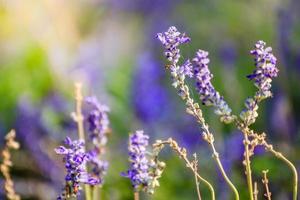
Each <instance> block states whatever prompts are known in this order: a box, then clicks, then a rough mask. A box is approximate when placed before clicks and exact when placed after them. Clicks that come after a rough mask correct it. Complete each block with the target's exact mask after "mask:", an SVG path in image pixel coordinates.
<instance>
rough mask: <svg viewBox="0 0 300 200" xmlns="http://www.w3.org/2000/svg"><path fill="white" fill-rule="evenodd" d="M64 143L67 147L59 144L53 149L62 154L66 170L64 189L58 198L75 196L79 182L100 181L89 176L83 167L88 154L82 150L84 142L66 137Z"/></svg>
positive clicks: (95, 183) (92, 182)
mask: <svg viewBox="0 0 300 200" xmlns="http://www.w3.org/2000/svg"><path fill="white" fill-rule="evenodd" d="M64 143H65V145H66V146H67V147H65V146H60V147H58V148H56V149H54V150H55V152H56V153H57V154H60V155H64V157H63V161H64V163H65V168H66V170H67V175H66V176H65V181H66V185H65V189H64V191H63V193H62V195H60V196H59V197H58V199H65V198H66V197H70V196H77V195H78V191H79V190H80V189H81V187H80V183H84V184H89V185H97V184H99V183H100V180H99V179H97V178H94V177H92V176H90V175H89V174H88V173H87V171H86V169H85V164H86V161H87V160H88V156H87V155H86V153H85V151H84V142H83V141H82V140H73V141H72V140H71V139H70V138H69V137H67V138H66V139H65V141H64Z"/></svg>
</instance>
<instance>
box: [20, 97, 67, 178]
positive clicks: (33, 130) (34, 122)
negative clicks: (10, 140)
mask: <svg viewBox="0 0 300 200" xmlns="http://www.w3.org/2000/svg"><path fill="white" fill-rule="evenodd" d="M37 107H38V106H37ZM37 107H33V105H31V104H30V103H29V102H28V100H27V99H25V98H22V99H20V101H19V104H18V106H17V111H16V113H17V116H18V117H17V119H16V125H15V127H16V131H17V133H18V136H19V137H20V138H21V139H20V141H22V142H24V145H22V146H24V147H25V148H27V149H28V150H29V151H30V153H31V156H32V157H33V158H34V160H35V161H36V162H37V165H38V167H39V168H40V170H41V171H42V174H43V175H44V176H46V177H47V178H50V179H51V180H52V181H53V182H54V183H58V181H59V179H60V177H61V176H62V173H61V172H60V170H59V167H58V165H56V163H55V162H54V161H53V160H52V159H51V158H50V157H49V155H48V154H47V150H46V149H45V146H44V144H43V143H44V142H45V140H46V138H45V136H43V134H44V135H45V133H47V129H45V128H44V126H43V121H42V117H41V113H40V110H38V108H37ZM33 143H34V145H33Z"/></svg>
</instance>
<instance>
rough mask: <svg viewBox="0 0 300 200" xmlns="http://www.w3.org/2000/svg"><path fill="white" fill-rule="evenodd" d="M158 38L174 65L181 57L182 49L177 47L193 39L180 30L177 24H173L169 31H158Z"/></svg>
mask: <svg viewBox="0 0 300 200" xmlns="http://www.w3.org/2000/svg"><path fill="white" fill-rule="evenodd" d="M157 38H158V39H159V41H160V42H161V43H162V44H163V46H164V47H165V49H166V51H165V56H166V57H167V59H168V60H169V61H170V62H171V63H172V64H174V65H175V64H176V63H178V61H179V58H180V50H179V49H178V48H177V47H178V46H179V45H180V44H184V43H187V42H189V41H190V40H191V39H190V38H189V37H187V36H186V35H185V33H180V32H178V31H177V28H176V27H175V26H171V27H170V28H169V29H168V31H167V32H164V33H158V34H157Z"/></svg>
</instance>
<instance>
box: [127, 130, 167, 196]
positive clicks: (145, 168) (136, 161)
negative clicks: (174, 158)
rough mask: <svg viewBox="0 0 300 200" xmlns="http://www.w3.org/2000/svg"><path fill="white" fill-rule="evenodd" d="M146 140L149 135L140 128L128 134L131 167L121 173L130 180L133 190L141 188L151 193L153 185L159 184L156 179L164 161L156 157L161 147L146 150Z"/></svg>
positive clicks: (162, 168)
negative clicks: (150, 150) (151, 150)
mask: <svg viewBox="0 0 300 200" xmlns="http://www.w3.org/2000/svg"><path fill="white" fill-rule="evenodd" d="M148 140H149V136H148V135H146V134H144V131H142V130H139V131H136V132H135V133H133V134H131V135H130V137H129V146H128V150H129V161H130V163H131V168H130V169H129V170H128V171H127V172H126V173H122V174H121V175H122V176H124V177H127V178H129V179H130V180H131V184H132V186H133V188H134V190H135V191H137V192H138V191H140V190H143V191H146V192H147V193H149V194H153V193H154V189H155V187H157V186H159V181H158V179H159V178H160V177H161V175H162V173H163V171H164V168H165V163H164V162H162V161H160V160H158V159H157V156H158V153H159V151H160V150H161V149H159V150H157V149H155V148H154V149H153V152H148V151H147V149H146V148H147V146H148V143H149V142H148Z"/></svg>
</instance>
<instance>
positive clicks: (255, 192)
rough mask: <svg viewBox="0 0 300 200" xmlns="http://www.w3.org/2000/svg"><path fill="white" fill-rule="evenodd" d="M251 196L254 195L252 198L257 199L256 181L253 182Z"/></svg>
mask: <svg viewBox="0 0 300 200" xmlns="http://www.w3.org/2000/svg"><path fill="white" fill-rule="evenodd" d="M253 196H254V200H257V196H258V189H257V182H254V191H253Z"/></svg>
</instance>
